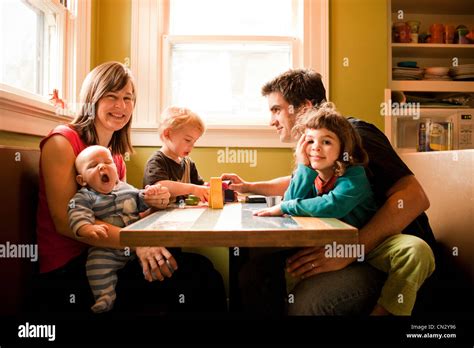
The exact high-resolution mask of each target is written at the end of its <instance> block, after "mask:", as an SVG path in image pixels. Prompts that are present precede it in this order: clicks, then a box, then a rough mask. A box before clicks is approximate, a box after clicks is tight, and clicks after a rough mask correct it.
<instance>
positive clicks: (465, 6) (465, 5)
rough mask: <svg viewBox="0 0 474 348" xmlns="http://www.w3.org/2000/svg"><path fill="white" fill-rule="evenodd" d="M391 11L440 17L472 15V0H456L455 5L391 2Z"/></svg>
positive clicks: (437, 0) (438, 0) (432, 0)
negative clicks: (438, 15)
mask: <svg viewBox="0 0 474 348" xmlns="http://www.w3.org/2000/svg"><path fill="white" fill-rule="evenodd" d="M392 9H394V10H395V9H402V10H404V11H405V12H407V13H425V14H426V13H428V14H442V15H469V14H474V6H473V4H472V0H456V2H455V5H454V4H453V2H452V1H448V0H416V1H414V0H392Z"/></svg>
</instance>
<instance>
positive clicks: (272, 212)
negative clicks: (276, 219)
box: [253, 204, 283, 216]
mask: <svg viewBox="0 0 474 348" xmlns="http://www.w3.org/2000/svg"><path fill="white" fill-rule="evenodd" d="M253 215H256V216H282V215H283V212H282V211H281V205H280V204H278V205H275V206H273V207H271V208H266V209H263V210H259V211H256V212H255V213H253Z"/></svg>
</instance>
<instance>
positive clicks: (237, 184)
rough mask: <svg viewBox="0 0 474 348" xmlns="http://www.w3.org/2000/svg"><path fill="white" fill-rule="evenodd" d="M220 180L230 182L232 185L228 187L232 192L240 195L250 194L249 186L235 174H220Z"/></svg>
mask: <svg viewBox="0 0 474 348" xmlns="http://www.w3.org/2000/svg"><path fill="white" fill-rule="evenodd" d="M221 179H222V180H230V181H231V182H232V183H231V184H230V185H229V189H230V190H234V191H237V192H240V193H246V192H250V184H249V183H248V182H247V181H245V180H243V179H242V178H241V177H240V176H238V175H237V174H227V173H226V174H222V175H221Z"/></svg>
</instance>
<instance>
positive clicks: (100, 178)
mask: <svg viewBox="0 0 474 348" xmlns="http://www.w3.org/2000/svg"><path fill="white" fill-rule="evenodd" d="M75 164H76V170H77V173H78V175H77V177H76V180H77V182H78V183H79V185H81V186H82V188H81V189H80V190H79V191H78V192H77V193H76V194H75V195H74V197H73V198H72V199H71V200H70V202H69V207H68V215H69V225H70V227H71V229H72V230H73V232H74V233H75V235H76V236H77V237H79V240H80V237H88V238H97V239H99V238H107V236H108V226H107V225H105V224H100V225H96V224H94V223H95V220H96V218H97V219H99V220H102V221H105V222H107V223H109V224H111V225H115V226H118V227H125V226H127V225H129V224H131V223H132V222H135V221H136V220H138V219H139V213H140V212H143V211H145V210H146V209H148V206H147V205H146V204H145V202H144V194H145V193H146V194H153V193H155V192H156V193H157V191H159V190H160V187H159V186H150V187H147V188H146V189H145V190H138V189H136V188H134V187H133V186H131V185H129V184H127V183H125V182H123V181H119V179H118V173H117V168H116V166H115V163H114V161H113V158H112V154H111V153H110V151H109V150H108V149H107V148H105V147H103V146H98V145H94V146H89V147H87V148H86V149H84V150H83V151H82V152H81V153H80V154H79V155H78V156H77V158H76V163H75ZM133 257H135V254H134V253H127V252H125V250H120V249H109V248H100V247H91V248H89V254H88V258H87V263H86V271H87V277H88V279H89V284H90V286H91V289H92V293H93V294H94V299H95V304H94V305H93V306H92V308H91V309H92V311H93V312H95V313H100V312H106V311H109V310H111V309H112V308H113V304H114V301H115V298H116V293H115V286H116V284H117V271H118V270H119V269H121V268H123V267H124V266H125V264H126V263H127V262H128V261H129V260H132V258H133Z"/></svg>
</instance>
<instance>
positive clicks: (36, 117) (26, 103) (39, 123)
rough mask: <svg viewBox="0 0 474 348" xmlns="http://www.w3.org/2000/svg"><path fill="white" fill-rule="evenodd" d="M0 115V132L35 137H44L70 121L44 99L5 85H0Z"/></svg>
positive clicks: (69, 117) (67, 116) (69, 118)
mask: <svg viewBox="0 0 474 348" xmlns="http://www.w3.org/2000/svg"><path fill="white" fill-rule="evenodd" d="M60 110H61V109H60ZM0 113H1V115H2V117H1V122H0V130H2V131H7V132H15V133H21V134H29V135H37V136H45V135H47V134H48V133H49V131H50V130H51V129H53V128H54V127H56V126H57V125H59V124H63V123H68V122H70V121H71V120H72V117H71V116H69V115H67V114H64V112H62V110H61V112H57V109H56V108H55V107H54V106H53V105H51V104H49V103H48V102H47V100H45V98H41V97H39V96H36V95H33V94H30V93H28V92H24V91H21V90H18V89H14V88H11V87H7V86H5V85H0Z"/></svg>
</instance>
